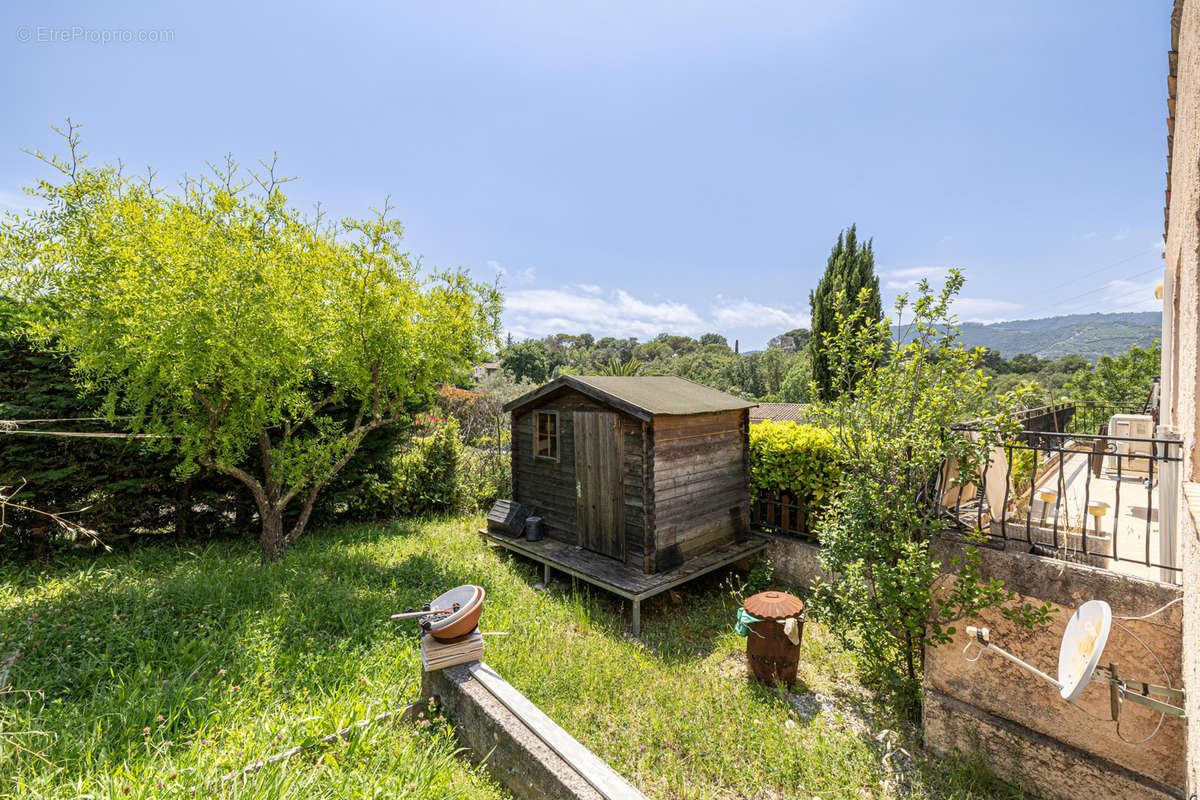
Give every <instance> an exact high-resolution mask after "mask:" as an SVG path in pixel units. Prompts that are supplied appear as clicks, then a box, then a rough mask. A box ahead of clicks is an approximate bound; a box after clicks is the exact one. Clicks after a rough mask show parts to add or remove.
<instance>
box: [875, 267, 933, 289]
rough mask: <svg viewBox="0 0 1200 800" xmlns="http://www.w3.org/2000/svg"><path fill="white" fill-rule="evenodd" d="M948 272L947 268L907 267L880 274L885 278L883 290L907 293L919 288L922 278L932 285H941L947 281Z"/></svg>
mask: <svg viewBox="0 0 1200 800" xmlns="http://www.w3.org/2000/svg"><path fill="white" fill-rule="evenodd" d="M948 272H949V269H948V268H947V267H906V268H905V269H892V270H886V271H884V272H882V273H880V274H881V275H882V276H883V278H884V282H883V288H885V289H891V290H892V291H897V292H906V291H909V290H911V289H915V288H917V283H918V282H920V280H921V279H922V278H924V279H925V280H927V281H929V282H930V283H931V284H938V283H941V282H942V281H944V280H945V278H946V274H947V273H948Z"/></svg>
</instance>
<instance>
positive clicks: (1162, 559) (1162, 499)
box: [1158, 390, 1183, 583]
mask: <svg viewBox="0 0 1200 800" xmlns="http://www.w3.org/2000/svg"><path fill="white" fill-rule="evenodd" d="M1160 396H1161V390H1160ZM1160 403H1161V401H1160ZM1158 438H1159V439H1167V440H1171V441H1172V444H1167V445H1164V449H1165V450H1166V452H1165V453H1163V455H1164V456H1167V457H1173V456H1180V457H1182V455H1183V445H1182V443H1180V444H1174V442H1179V441H1180V436H1179V431H1178V429H1176V428H1175V427H1173V426H1171V425H1159V426H1158ZM1182 488H1183V487H1182V486H1181V484H1180V481H1179V462H1178V461H1167V460H1163V461H1160V462H1159V475H1158V563H1159V566H1160V567H1162V569H1161V570H1160V571H1159V572H1160V575H1159V580H1161V581H1162V582H1163V583H1178V582H1179V580H1180V576H1179V574H1178V573H1177V572H1176V571H1175V570H1173V569H1167V567H1174V566H1176V564H1177V563H1178V562H1177V555H1176V551H1177V550H1178V549H1179V545H1178V536H1177V535H1176V533H1177V531H1178V525H1179V493H1180V491H1182Z"/></svg>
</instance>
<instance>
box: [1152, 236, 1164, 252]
mask: <svg viewBox="0 0 1200 800" xmlns="http://www.w3.org/2000/svg"><path fill="white" fill-rule="evenodd" d="M1150 249H1151V250H1157V251H1158V252H1160V253H1162V252H1164V251H1165V250H1166V249H1167V243H1166V242H1164V241H1163V240H1162V239H1155V240H1154V244H1152V245H1150Z"/></svg>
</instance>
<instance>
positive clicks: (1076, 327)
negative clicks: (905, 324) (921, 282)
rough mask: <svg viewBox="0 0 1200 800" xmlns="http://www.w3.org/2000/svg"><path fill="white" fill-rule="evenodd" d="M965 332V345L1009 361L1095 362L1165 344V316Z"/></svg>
mask: <svg viewBox="0 0 1200 800" xmlns="http://www.w3.org/2000/svg"><path fill="white" fill-rule="evenodd" d="M960 327H961V330H962V337H963V341H964V343H966V344H967V345H969V346H972V347H990V348H992V349H993V350H999V351H1000V355H1002V356H1004V357H1005V358H1012V357H1013V356H1015V355H1016V354H1017V353H1033V354H1034V355H1036V356H1038V357H1040V358H1050V359H1057V358H1062V357H1063V356H1065V355H1069V354H1071V353H1075V354H1077V355H1081V356H1083V357H1084V358H1086V359H1088V360H1089V361H1095V360H1096V359H1098V358H1100V356H1104V355H1109V356H1114V355H1116V354H1118V353H1124V352H1126V351H1127V350H1129V348H1130V347H1132V346H1133V345H1135V344H1136V345H1139V346H1141V347H1148V346H1149V345H1150V344H1151V343H1153V342H1154V340H1155V339H1160V338H1162V312H1159V311H1145V312H1131V313H1125V314H1070V315H1068V316H1064V317H1046V318H1045V319H1023V320H1014V321H1012V322H996V323H992V324H990V325H984V324H982V323H978V322H966V323H963V324H962V325H961V326H960Z"/></svg>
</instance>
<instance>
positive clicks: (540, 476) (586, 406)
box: [512, 390, 645, 566]
mask: <svg viewBox="0 0 1200 800" xmlns="http://www.w3.org/2000/svg"><path fill="white" fill-rule="evenodd" d="M536 411H557V412H558V457H559V458H558V461H557V462H554V461H547V460H546V459H540V458H535V457H534V453H535V449H534V448H535V444H534V438H533V437H534V412H536ZM575 411H609V412H613V413H616V414H617V416H618V418H619V420H620V422H621V436H622V438H623V442H622V444H623V445H624V462H623V467H622V484H623V489H622V491H623V492H624V497H625V502H624V505H625V559H626V562H627V563H630V564H634V565H636V566H642V565H643V563H644V553H645V550H644V542H645V525H644V520H643V512H642V507H643V482H642V421H641V420H639V419H637V418H635V417H632V416H630V415H628V414H625V413H622V412H619V411H615V409H612V408H609V407H608V406H605V405H602V404H600V403H597V402H596V401H594V400H592V399H591V398H589V397H586V396H585V395H583V394H580V393H579V392H576V391H573V390H564V391H563V392H560V393H556V394H554V395H553V396H550V397H547V398H545V399H543V400H542V401H540V402H539V403H537V404H536V405H534V406H531V407H529V408H525V409H520V410H518V411H516V412H514V414H513V420H512V431H513V440H512V470H513V499H514V500H516V501H517V502H518V503H523V504H525V505H527V506H531V507H533V508H535V509H537V513H538V514H540V515H541V517H542V519H543V520H544V521H545V525H546V534H547V535H548V536H550V537H551V538H554V539H558V540H560V541H563V542H569V543H571V544H576V543H578V541H579V525H578V522H577V516H576V508H575V501H576V489H575V482H576V476H575V436H574V424H573V420H572V414H573V413H574V412H575Z"/></svg>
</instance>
